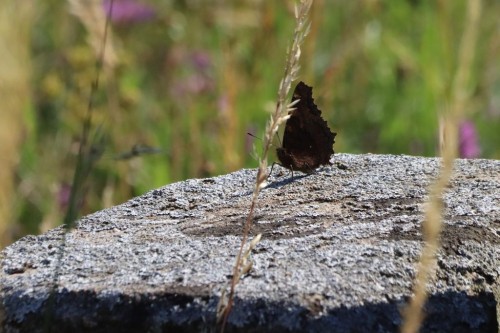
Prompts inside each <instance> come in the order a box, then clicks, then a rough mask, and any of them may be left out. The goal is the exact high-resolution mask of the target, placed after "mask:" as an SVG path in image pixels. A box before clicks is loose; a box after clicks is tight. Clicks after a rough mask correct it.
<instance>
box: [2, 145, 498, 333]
mask: <svg viewBox="0 0 500 333" xmlns="http://www.w3.org/2000/svg"><path fill="white" fill-rule="evenodd" d="M333 161H334V164H333V166H331V167H325V168H321V169H318V170H317V172H316V173H314V174H312V175H307V176H306V175H302V174H299V176H297V173H296V174H295V178H293V179H292V178H291V174H290V173H289V171H288V170H285V169H283V168H280V167H278V166H276V167H275V169H274V173H273V175H272V176H271V177H270V178H269V185H268V187H267V188H265V189H264V190H263V191H262V193H261V195H260V197H259V201H258V204H257V208H256V212H255V220H254V224H253V227H252V231H251V232H252V235H255V234H257V233H262V234H263V237H262V240H261V241H260V242H259V243H258V244H257V246H256V248H255V250H254V251H253V253H252V256H251V259H252V260H253V262H254V266H253V269H252V270H251V271H250V273H249V274H247V275H246V276H245V277H244V278H243V279H242V281H241V282H240V284H239V285H238V286H237V292H236V301H235V306H234V309H233V311H232V313H231V315H230V317H229V323H228V327H227V329H226V332H273V333H278V332H398V329H399V325H400V324H401V316H400V310H401V308H402V306H403V305H404V304H405V301H406V300H407V299H408V296H409V295H410V293H411V289H410V288H411V286H412V282H413V278H414V276H415V272H416V267H417V262H418V258H419V253H420V250H421V248H422V235H421V229H420V226H421V223H422V220H423V210H424V206H425V200H426V194H427V189H428V187H429V185H430V184H431V182H432V181H433V179H435V177H436V176H437V174H438V171H439V159H436V158H422V157H410V156H391V155H349V154H338V155H335V157H334V159H333ZM255 176H256V170H241V171H238V172H235V173H232V174H229V175H225V176H220V177H215V178H209V179H192V180H187V181H184V182H179V183H175V184H171V185H168V186H165V187H162V188H159V189H156V190H153V191H150V192H148V193H146V194H145V195H143V196H141V197H137V198H134V199H132V200H130V201H128V202H126V203H124V204H122V205H119V206H116V207H112V208H109V209H105V210H102V211H100V212H97V213H95V214H91V215H88V216H86V217H84V218H82V219H81V220H80V221H79V222H78V225H77V227H76V228H75V229H74V230H72V231H70V232H69V233H68V234H67V237H66V241H65V243H64V251H63V255H62V257H61V258H60V259H61V260H60V261H59V260H58V257H59V255H58V254H59V253H60V252H59V249H60V248H61V246H62V244H63V243H62V240H63V229H61V228H57V229H54V230H51V231H49V232H47V233H45V234H43V235H40V236H28V237H25V238H23V239H21V240H19V241H18V242H16V243H15V244H13V245H11V246H9V247H8V248H6V249H4V250H3V251H2V253H1V271H0V283H1V292H0V298H1V301H2V304H3V309H2V310H3V312H2V318H3V329H4V331H5V332H44V331H46V332H49V331H50V332H212V331H215V312H216V306H217V302H218V300H219V297H220V295H221V292H222V290H223V289H225V288H227V286H228V281H229V278H230V276H231V273H232V267H233V264H234V260H235V255H236V253H237V250H238V247H239V244H240V239H241V233H242V224H243V222H244V220H245V216H246V214H247V213H248V209H249V205H250V199H251V194H252V190H253V183H254V181H255ZM444 203H445V212H444V220H445V225H444V228H443V232H442V239H441V242H442V248H441V250H440V251H439V254H438V258H437V265H436V267H437V274H436V276H435V278H433V280H432V283H431V284H430V285H429V291H430V295H431V296H430V299H429V302H428V304H427V306H426V313H427V316H426V320H425V323H424V327H423V329H422V332H481V333H484V332H497V331H498V318H497V309H498V308H497V307H499V294H500V289H499V284H500V161H496V160H458V161H456V167H455V175H454V177H453V180H452V182H451V184H450V186H449V188H448V190H447V192H446V195H445V200H444ZM55 275H57V276H58V277H57V288H56V289H55V293H53V297H51V298H49V294H50V291H51V290H52V289H51V287H52V286H53V282H54V276H55Z"/></svg>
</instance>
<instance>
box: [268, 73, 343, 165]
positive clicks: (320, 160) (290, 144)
mask: <svg viewBox="0 0 500 333" xmlns="http://www.w3.org/2000/svg"><path fill="white" fill-rule="evenodd" d="M297 99H300V101H299V102H298V103H297V104H296V105H295V110H293V111H290V112H289V115H290V118H289V119H288V120H287V121H286V125H285V133H284V134H283V144H282V147H281V148H278V149H276V153H277V155H278V159H279V160H280V162H281V165H282V166H284V167H285V168H287V169H290V170H292V172H293V171H295V170H299V171H302V172H305V173H311V172H312V171H314V169H316V168H318V167H319V166H320V165H328V164H331V163H330V157H331V155H333V153H334V152H333V144H334V143H335V136H336V135H337V133H333V132H332V131H331V130H330V128H329V127H328V124H327V123H326V121H325V120H324V119H323V118H321V111H320V110H318V107H317V106H316V104H314V99H313V97H312V88H311V87H309V86H308V85H306V84H305V83H304V82H302V81H301V82H299V83H298V84H297V87H295V91H294V92H293V97H292V102H293V101H295V100H297Z"/></svg>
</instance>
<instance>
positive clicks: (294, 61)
mask: <svg viewBox="0 0 500 333" xmlns="http://www.w3.org/2000/svg"><path fill="white" fill-rule="evenodd" d="M311 5H312V0H301V1H300V4H299V5H298V6H295V20H296V26H295V31H294V34H293V41H292V45H291V46H290V48H289V50H288V52H287V59H286V65H285V72H284V74H283V79H282V80H281V82H280V85H279V89H278V100H277V103H276V108H275V110H274V112H273V114H272V115H271V118H270V119H269V122H268V124H267V126H266V131H265V134H264V140H263V151H262V156H261V158H260V159H259V169H258V171H257V177H256V179H255V188H254V191H253V195H252V202H251V204H250V210H249V212H248V215H247V218H246V220H245V225H244V227H243V237H242V240H241V245H240V249H239V251H238V255H237V256H236V261H235V264H234V268H233V277H232V279H231V286H230V291H229V295H228V299H227V300H225V299H223V298H225V297H221V300H220V302H221V304H225V306H224V309H223V310H222V311H221V312H220V316H218V318H217V319H218V321H221V332H224V328H225V326H226V322H227V319H228V317H229V313H230V312H231V308H232V304H233V299H234V292H235V288H236V285H237V284H238V282H239V281H240V278H241V276H242V275H243V274H245V273H246V272H247V271H248V270H249V269H251V264H249V263H248V262H247V259H245V261H243V260H242V257H244V256H243V248H244V247H245V244H246V241H247V238H248V233H249V231H250V226H251V224H252V220H253V214H254V210H255V205H256V203H257V198H258V195H259V192H260V190H261V189H263V188H264V187H265V186H266V179H267V157H268V155H269V150H270V148H271V143H272V139H273V137H274V135H276V133H277V131H278V128H279V125H280V124H282V123H283V122H285V121H286V120H287V119H288V117H289V116H288V112H289V111H290V110H291V109H292V108H293V106H294V104H286V99H287V96H288V93H289V91H290V88H291V85H292V82H293V81H295V79H296V78H297V75H298V72H299V70H300V66H299V59H300V54H301V50H300V47H301V45H302V43H303V42H304V39H305V37H306V36H307V34H308V32H309V24H308V22H307V16H308V13H309V10H310V8H311ZM256 239H257V240H256V241H255V240H254V241H255V243H254V241H253V242H252V243H254V245H253V246H255V244H256V243H257V242H258V240H259V239H260V235H259V236H257V237H256ZM250 248H252V246H250ZM247 252H248V251H247ZM248 254H249V252H248ZM247 257H248V255H247ZM223 296H225V295H223Z"/></svg>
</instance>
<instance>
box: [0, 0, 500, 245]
mask: <svg viewBox="0 0 500 333" xmlns="http://www.w3.org/2000/svg"><path fill="white" fill-rule="evenodd" d="M466 2H467V0H447V1H445V0H435V1H434V0H433V1H430V0H429V1H425V0H401V1H384V0H359V1H343V0H336V1H334V0H331V1H327V0H316V1H314V3H313V7H312V12H311V32H310V35H309V36H308V38H306V43H305V45H304V48H303V53H302V57H301V63H302V71H301V73H300V79H301V80H303V81H305V82H306V83H307V84H309V85H312V86H313V87H314V96H315V100H316V104H318V106H319V108H320V109H321V110H322V111H323V115H324V117H325V119H327V121H328V122H329V124H330V127H331V128H332V130H333V131H335V132H337V133H338V135H337V140H336V141H337V142H336V144H335V151H336V152H345V153H382V154H387V153H390V154H411V155H422V156H436V155H439V110H441V109H443V107H445V106H446V104H447V103H449V98H450V94H451V90H452V78H453V73H455V72H456V70H457V68H456V67H457V51H458V46H459V42H460V39H461V37H462V35H463V34H464V31H465V30H466V29H468V28H470V27H467V26H465V25H464V21H465V20H464V17H465V15H466V9H467V6H466ZM482 3H483V12H482V16H481V20H480V21H479V22H478V23H477V24H478V25H479V26H478V27H477V28H478V30H479V34H478V35H479V36H478V40H477V41H476V44H475V45H477V46H476V47H475V49H474V50H473V55H474V60H473V66H472V67H471V68H469V69H468V70H469V72H470V80H469V81H470V82H467V85H468V89H469V94H468V98H467V99H466V101H465V102H466V105H465V110H466V116H465V118H464V119H462V120H461V126H460V132H459V134H460V156H461V157H465V158H478V157H480V158H496V159H498V158H500V150H499V145H498V143H499V138H500V134H499V132H500V61H499V60H500V57H499V51H500V19H499V18H500V2H499V1H498V0H484V1H483V2H482ZM109 4H110V2H109V0H69V1H61V0H57V1H56V0H45V1H29V2H27V1H2V2H1V3H0V46H1V49H2V54H1V55H0V98H1V99H0V100H1V103H2V104H1V105H2V111H1V113H0V135H1V143H0V153H1V159H0V161H1V165H0V185H1V186H0V192H1V193H0V200H1V201H0V204H1V207H0V209H1V212H0V214H1V216H0V219H1V220H0V233H1V236H2V238H1V242H2V244H1V245H2V246H5V245H7V244H9V243H10V242H12V241H14V240H15V239H17V238H19V237H21V236H23V235H25V234H37V233H40V232H43V231H45V230H47V229H49V228H52V227H54V226H56V225H59V224H60V223H62V221H63V219H64V214H65V211H66V209H67V204H68V196H69V193H70V191H71V182H72V178H73V173H74V170H75V165H76V164H75V163H76V160H77V158H76V156H77V153H78V147H79V143H80V140H81V132H82V124H83V122H84V119H85V116H86V112H87V105H88V103H89V94H90V90H91V84H92V81H93V80H94V79H95V77H96V67H95V63H96V58H98V56H99V49H100V47H101V44H102V41H103V38H104V34H103V29H104V26H105V17H106V13H109ZM293 10H294V2H293V1H266V0H239V1H238V0H235V1H216V0H191V1H189V0H184V1H180V0H177V1H159V0H157V1H154V0H149V1H148V0H115V1H114V4H113V11H112V14H111V16H110V23H111V25H110V35H109V36H108V40H107V42H106V52H105V54H104V61H103V66H102V69H101V81H100V85H99V87H98V89H97V91H96V95H95V99H94V107H93V111H92V131H91V133H90V140H91V142H92V144H93V147H92V149H95V151H97V152H98V153H97V155H96V156H97V161H96V163H95V165H94V167H93V169H92V171H91V172H90V174H89V175H88V177H87V179H86V182H85V185H84V186H83V188H82V189H81V190H82V191H83V193H84V198H85V199H84V200H83V201H82V203H81V207H80V213H81V214H87V213H90V212H93V211H96V210H99V209H102V208H105V207H109V206H112V205H115V204H118V203H121V202H123V201H125V200H127V199H129V198H131V197H133V196H137V195H140V194H143V193H144V192H146V191H148V190H150V189H154V188H157V187H160V186H163V185H165V184H168V183H172V182H175V181H179V180H183V179H186V178H193V177H209V176H213V175H220V174H225V173H228V172H231V171H234V170H238V169H240V168H244V167H247V168H248V167H256V166H257V159H256V157H255V152H254V148H253V146H254V144H255V147H256V150H257V153H258V151H259V148H260V142H254V141H255V139H253V138H252V137H249V136H247V134H246V133H247V132H251V133H254V134H255V135H257V136H261V135H262V133H263V131H264V128H265V124H266V122H267V119H268V117H269V113H268V111H269V110H272V109H273V106H274V103H275V98H276V93H277V89H278V84H279V81H280V79H281V77H282V74H283V69H284V68H283V66H284V61H285V54H286V49H287V46H288V45H289V43H290V39H291V37H292V32H293V27H294V18H293ZM277 144H278V143H277ZM141 151H145V152H146V154H137V153H139V152H141ZM136 155H139V156H136ZM387 172H390V170H388V171H387Z"/></svg>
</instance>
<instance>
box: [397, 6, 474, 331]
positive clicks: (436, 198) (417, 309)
mask: <svg viewBox="0 0 500 333" xmlns="http://www.w3.org/2000/svg"><path fill="white" fill-rule="evenodd" d="M480 16H481V0H469V1H468V2H467V19H466V22H465V25H464V26H465V28H464V29H465V31H464V34H463V36H462V40H461V43H460V49H459V55H458V57H459V58H458V65H457V70H456V73H455V76H454V80H453V82H452V90H451V96H450V102H449V105H448V107H447V108H446V109H445V110H444V112H443V115H442V118H443V119H444V125H443V126H442V128H443V133H442V135H441V136H440V137H441V138H442V140H443V141H442V142H441V147H442V151H441V155H442V166H441V172H440V175H439V177H438V179H437V180H436V182H435V183H434V184H433V185H432V187H431V189H430V195H429V202H428V203H427V209H426V211H425V219H424V222H423V225H422V229H423V232H422V234H423V237H424V241H425V244H424V247H423V249H422V254H421V257H420V262H419V269H418V272H417V276H416V279H415V284H414V287H413V297H412V299H411V300H410V303H409V304H408V305H407V307H406V309H405V310H404V313H403V316H404V322H403V325H402V327H401V332H403V333H414V332H418V330H419V328H420V326H421V324H422V320H423V317H424V315H423V306H424V304H425V302H426V300H427V290H426V286H427V283H428V281H429V279H430V277H431V275H432V274H433V272H434V266H435V258H436V253H437V251H438V249H439V245H440V244H439V237H440V232H441V229H442V224H443V222H442V214H443V212H442V211H443V195H444V191H445V189H446V187H447V185H448V184H449V182H450V179H451V177H452V175H453V162H454V160H455V158H456V156H457V142H458V134H457V133H458V131H457V127H458V126H457V125H458V122H459V121H460V120H461V118H462V117H463V114H464V109H465V106H466V105H467V102H468V100H469V99H470V97H471V89H470V77H471V68H472V65H473V60H474V55H475V50H476V41H477V36H478V28H479V22H480Z"/></svg>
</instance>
